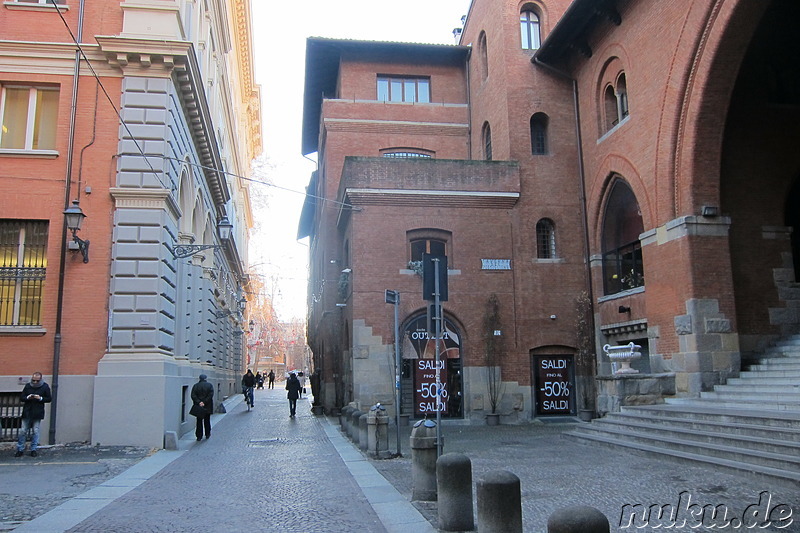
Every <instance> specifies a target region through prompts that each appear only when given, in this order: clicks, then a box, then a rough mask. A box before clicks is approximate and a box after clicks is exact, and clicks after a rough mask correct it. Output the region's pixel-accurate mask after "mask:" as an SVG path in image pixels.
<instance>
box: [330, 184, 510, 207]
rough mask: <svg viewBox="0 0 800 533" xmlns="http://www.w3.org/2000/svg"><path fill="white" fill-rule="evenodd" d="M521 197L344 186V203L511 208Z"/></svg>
mask: <svg viewBox="0 0 800 533" xmlns="http://www.w3.org/2000/svg"><path fill="white" fill-rule="evenodd" d="M517 200H519V193H518V192H492V191H486V192H480V191H443V190H438V191H437V190H408V189H372V188H369V189H367V188H349V187H348V188H347V189H345V203H347V204H350V205H352V206H362V205H384V206H385V205H403V206H423V207H467V208H473V209H474V208H479V209H480V208H482V209H510V208H512V207H514V205H515V204H516V203H517Z"/></svg>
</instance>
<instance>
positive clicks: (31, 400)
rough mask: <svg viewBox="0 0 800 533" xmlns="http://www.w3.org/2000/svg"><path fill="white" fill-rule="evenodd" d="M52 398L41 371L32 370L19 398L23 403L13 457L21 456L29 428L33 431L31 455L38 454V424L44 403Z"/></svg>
mask: <svg viewBox="0 0 800 533" xmlns="http://www.w3.org/2000/svg"><path fill="white" fill-rule="evenodd" d="M52 399H53V398H52V396H51V395H50V386H49V385H48V384H47V383H45V382H44V380H43V379H42V373H41V372H34V373H33V375H32V376H31V381H30V383H26V384H25V387H24V388H23V389H22V394H20V400H22V404H23V407H22V427H21V428H20V430H19V438H18V439H17V452H16V453H15V454H14V457H22V454H23V452H24V451H25V439H26V438H27V436H28V431H29V430H30V431H32V433H33V435H32V436H31V457H36V456H37V455H39V452H37V451H36V449H37V448H38V447H39V426H40V425H41V423H42V419H43V418H44V404H46V403H50V401H51V400H52Z"/></svg>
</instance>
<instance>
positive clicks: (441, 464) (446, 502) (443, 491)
mask: <svg viewBox="0 0 800 533" xmlns="http://www.w3.org/2000/svg"><path fill="white" fill-rule="evenodd" d="M436 487H437V492H438V497H439V505H438V507H439V529H440V530H442V531H472V530H473V528H474V527H475V520H474V519H473V516H472V462H471V461H470V460H469V457H467V456H466V455H464V454H461V453H446V454H444V455H442V456H441V457H439V459H438V460H437V461H436Z"/></svg>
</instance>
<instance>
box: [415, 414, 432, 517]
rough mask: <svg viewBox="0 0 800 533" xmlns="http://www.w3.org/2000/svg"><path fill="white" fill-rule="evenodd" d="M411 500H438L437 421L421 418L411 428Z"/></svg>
mask: <svg viewBox="0 0 800 533" xmlns="http://www.w3.org/2000/svg"><path fill="white" fill-rule="evenodd" d="M411 500H412V501H418V500H423V501H435V500H436V422H434V421H432V420H420V421H419V422H417V423H416V424H414V429H412V430H411Z"/></svg>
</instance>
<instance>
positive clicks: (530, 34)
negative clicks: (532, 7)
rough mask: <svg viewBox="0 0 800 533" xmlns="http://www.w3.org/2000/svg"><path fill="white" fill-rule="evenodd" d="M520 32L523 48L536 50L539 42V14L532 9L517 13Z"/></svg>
mask: <svg viewBox="0 0 800 533" xmlns="http://www.w3.org/2000/svg"><path fill="white" fill-rule="evenodd" d="M519 26H520V34H521V38H522V49H523V50H538V49H539V45H540V44H541V42H540V40H541V39H540V35H539V15H537V14H536V13H534V12H533V11H523V12H522V13H520V15H519Z"/></svg>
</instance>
